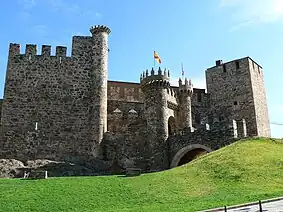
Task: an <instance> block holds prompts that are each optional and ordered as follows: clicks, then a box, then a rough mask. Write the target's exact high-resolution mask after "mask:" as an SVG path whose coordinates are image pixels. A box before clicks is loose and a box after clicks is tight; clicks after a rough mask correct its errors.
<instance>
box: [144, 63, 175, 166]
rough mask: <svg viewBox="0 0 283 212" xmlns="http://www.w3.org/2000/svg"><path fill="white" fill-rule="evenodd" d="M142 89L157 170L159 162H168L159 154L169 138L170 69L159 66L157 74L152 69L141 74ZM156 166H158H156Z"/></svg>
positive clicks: (148, 134) (148, 131) (148, 133)
mask: <svg viewBox="0 0 283 212" xmlns="http://www.w3.org/2000/svg"><path fill="white" fill-rule="evenodd" d="M140 85H141V89H142V91H143V93H144V108H145V118H146V121H147V136H148V138H147V139H148V140H149V141H150V142H152V143H151V150H150V151H151V153H152V155H151V157H150V158H151V159H150V160H152V161H154V164H152V167H150V168H151V169H152V170H157V169H158V168H159V167H158V164H166V162H165V161H162V160H163V159H164V157H163V156H161V155H157V154H156V152H160V149H164V148H165V146H164V145H165V144H166V139H167V138H168V117H167V113H166V109H167V99H166V97H167V90H168V89H169V88H170V77H169V71H167V70H164V71H162V70H161V68H160V67H159V69H158V71H157V74H155V72H154V69H153V68H152V69H151V73H150V75H149V73H148V70H146V71H145V72H143V73H142V75H141V82H140ZM155 166H156V167H155Z"/></svg>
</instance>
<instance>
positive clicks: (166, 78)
mask: <svg viewBox="0 0 283 212" xmlns="http://www.w3.org/2000/svg"><path fill="white" fill-rule="evenodd" d="M140 83H141V87H144V86H145V85H160V86H164V87H167V88H168V87H170V73H169V70H168V71H167V70H166V69H164V71H162V70H161V68H160V67H159V68H158V71H157V74H155V71H154V69H153V68H152V69H151V72H150V75H149V73H148V69H147V70H146V71H145V72H143V74H141V77H140Z"/></svg>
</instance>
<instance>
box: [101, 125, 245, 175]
mask: <svg viewBox="0 0 283 212" xmlns="http://www.w3.org/2000/svg"><path fill="white" fill-rule="evenodd" d="M244 127H245V126H243V122H235V121H231V122H230V123H227V122H220V123H215V124H214V125H213V126H211V127H210V128H209V129H207V128H206V126H202V128H200V129H198V130H196V131H194V132H189V131H183V132H182V134H176V135H172V136H169V137H168V139H167V140H166V141H165V142H164V143H162V144H160V150H159V151H158V152H155V151H154V149H155V148H154V143H153V142H152V140H151V139H150V136H148V135H149V134H148V133H149V132H148V130H147V126H146V120H139V121H137V122H136V123H134V124H133V125H132V126H131V127H129V128H128V130H127V132H126V133H113V132H109V133H107V134H106V136H105V138H104V141H103V143H102V145H103V149H104V159H105V160H106V161H110V163H109V164H112V165H111V167H112V168H113V167H114V164H115V167H116V173H121V172H123V170H125V169H126V168H127V167H139V168H141V169H142V170H143V172H148V171H154V170H152V169H151V167H152V165H153V164H154V163H155V161H154V159H156V158H158V159H160V161H159V162H160V163H159V164H158V167H154V168H155V170H156V169H161V170H162V169H168V168H170V166H171V164H172V162H173V160H174V158H176V156H177V155H178V154H179V153H180V152H181V151H182V150H183V149H185V148H186V147H190V146H192V147H193V148H192V149H188V151H187V152H185V153H188V152H189V151H191V150H194V149H198V148H205V149H211V150H217V149H219V148H221V147H223V146H226V145H229V144H231V143H233V142H235V141H237V140H239V139H240V138H244V137H246V134H241V133H238V132H240V131H241V129H242V128H244ZM137 129H139V130H137ZM202 150H204V149H202ZM183 156H184V155H183Z"/></svg>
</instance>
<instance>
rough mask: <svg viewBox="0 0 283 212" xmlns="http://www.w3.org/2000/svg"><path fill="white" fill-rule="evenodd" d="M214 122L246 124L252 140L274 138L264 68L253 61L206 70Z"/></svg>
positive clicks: (229, 63) (243, 59) (244, 60)
mask: <svg viewBox="0 0 283 212" xmlns="http://www.w3.org/2000/svg"><path fill="white" fill-rule="evenodd" d="M206 84H207V92H208V94H209V95H210V114H211V118H212V120H214V121H215V120H218V121H223V120H225V119H227V120H228V119H229V120H231V119H235V120H242V119H245V121H246V124H247V134H248V136H261V137H270V136H271V133H270V123H269V116H268V109H267V98H266V91H265V86H264V77H263V71H262V67H261V66H260V65H258V64H257V63H256V62H254V61H253V60H252V59H251V58H250V57H245V58H241V59H238V60H234V61H230V62H227V63H222V61H221V60H218V61H216V65H215V66H214V67H211V68H209V69H207V70H206Z"/></svg>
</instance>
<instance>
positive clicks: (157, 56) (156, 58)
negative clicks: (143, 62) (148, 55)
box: [154, 51, 161, 64]
mask: <svg viewBox="0 0 283 212" xmlns="http://www.w3.org/2000/svg"><path fill="white" fill-rule="evenodd" d="M154 59H155V60H156V61H157V62H158V63H159V64H160V63H161V59H160V57H159V55H158V54H157V52H156V51H154Z"/></svg>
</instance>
